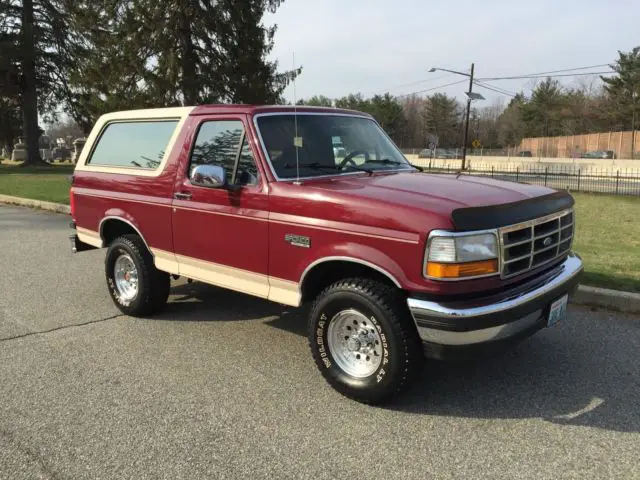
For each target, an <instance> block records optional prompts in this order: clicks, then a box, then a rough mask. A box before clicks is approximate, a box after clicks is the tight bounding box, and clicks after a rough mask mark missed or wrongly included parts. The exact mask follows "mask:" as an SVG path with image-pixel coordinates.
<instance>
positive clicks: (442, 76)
mask: <svg viewBox="0 0 640 480" xmlns="http://www.w3.org/2000/svg"><path fill="white" fill-rule="evenodd" d="M452 75H453V74H451V73H449V74H447V75H441V76H439V77H435V78H428V79H425V80H419V81H417V82H412V83H405V84H404V85H396V86H395V87H389V88H384V89H382V90H377V91H375V92H373V93H374V94H376V93H384V92H388V91H389V90H395V89H396V88H402V87H412V86H413V85H419V84H421V83H427V82H434V81H436V80H442V79H443V78H447V77H451V76H452Z"/></svg>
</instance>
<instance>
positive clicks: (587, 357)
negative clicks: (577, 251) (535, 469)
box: [389, 307, 640, 432]
mask: <svg viewBox="0 0 640 480" xmlns="http://www.w3.org/2000/svg"><path fill="white" fill-rule="evenodd" d="M574 308H575V307H574ZM580 310H583V311H584V312H586V310H585V309H580ZM598 315H600V316H602V317H604V316H606V315H607V314H606V313H602V312H600V313H598V312H596V313H589V314H587V315H584V317H583V315H582V314H580V315H575V314H571V315H570V316H569V318H568V319H567V322H565V323H566V324H565V325H562V326H560V327H559V328H553V329H548V330H543V331H541V332H539V333H538V334H537V335H535V336H533V337H531V338H529V339H527V340H525V341H524V342H522V343H520V344H519V345H517V346H515V347H514V348H512V349H510V350H507V351H504V352H502V353H497V354H495V355H492V356H490V357H480V358H476V359H474V360H470V361H468V362H467V363H464V364H462V363H443V362H433V361H432V362H427V363H426V365H425V371H424V373H423V376H422V378H421V379H420V380H419V381H418V382H417V384H416V385H415V387H414V388H412V389H411V391H409V392H408V393H407V394H406V395H404V396H402V397H400V398H399V399H398V400H397V401H396V402H395V403H394V404H393V405H390V406H389V408H391V409H393V410H398V411H404V412H407V413H412V414H416V413H417V414H425V415H447V416H461V417H468V418H487V419H495V418H502V419H518V418H541V419H543V420H546V421H549V422H552V423H555V424H559V425H571V426H586V427H595V428H602V429H605V430H614V431H619V432H639V431H640V408H639V407H638V405H639V403H638V402H639V400H638V399H640V377H639V376H638V373H639V369H640V360H639V357H638V348H639V347H640V328H638V327H640V323H638V320H637V319H636V320H627V321H626V322H628V324H627V323H626V322H625V321H624V320H623V321H616V322H608V321H607V319H602V318H601V319H598V318H597V317H598ZM576 317H583V318H576ZM616 330H620V331H616ZM629 331H630V332H631V333H632V334H631V335H630V334H629Z"/></svg>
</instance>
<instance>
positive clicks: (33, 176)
mask: <svg viewBox="0 0 640 480" xmlns="http://www.w3.org/2000/svg"><path fill="white" fill-rule="evenodd" d="M72 173H73V165H68V164H67V165H56V166H51V167H36V168H20V167H17V166H15V165H8V164H6V163H5V164H0V194H5V195H14V196H16V197H26V198H35V199H37V200H46V201H50V202H57V203H65V204H68V203H69V187H70V184H69V175H71V174H72ZM573 196H574V197H575V199H576V220H577V224H576V237H575V241H574V244H573V248H574V250H575V251H576V252H578V253H579V254H580V255H581V256H582V258H583V260H584V263H585V270H586V273H585V276H584V280H583V283H584V284H586V285H595V286H599V287H605V288H613V289H616V290H627V291H635V292H640V198H639V197H615V196H607V195H595V194H586V193H574V194H573Z"/></svg>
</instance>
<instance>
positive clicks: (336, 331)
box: [327, 309, 382, 378]
mask: <svg viewBox="0 0 640 480" xmlns="http://www.w3.org/2000/svg"><path fill="white" fill-rule="evenodd" d="M327 346H328V347H329V352H330V353H331V356H332V357H333V359H334V360H335V362H336V364H337V365H338V366H339V367H340V368H341V369H342V370H343V371H344V372H345V373H347V374H348V375H351V376H352V377H356V378H365V377H369V376H371V375H373V374H374V373H375V372H376V370H378V367H379V366H380V363H381V362H382V340H381V338H380V334H379V333H378V329H377V328H376V326H375V325H374V323H373V322H372V321H371V319H369V318H367V316H366V315H364V314H363V313H361V312H359V311H357V310H354V309H348V310H342V311H341V312H338V313H337V314H336V315H335V316H334V317H333V318H332V319H331V321H330V322H329V327H328V329H327Z"/></svg>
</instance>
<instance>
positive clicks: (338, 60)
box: [264, 0, 640, 103]
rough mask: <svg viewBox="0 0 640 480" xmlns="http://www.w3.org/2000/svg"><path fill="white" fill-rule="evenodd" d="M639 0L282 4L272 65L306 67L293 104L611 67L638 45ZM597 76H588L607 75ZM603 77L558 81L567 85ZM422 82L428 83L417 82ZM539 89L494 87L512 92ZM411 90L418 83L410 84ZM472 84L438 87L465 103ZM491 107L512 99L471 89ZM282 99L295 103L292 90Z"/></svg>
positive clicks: (322, 0) (289, 0)
mask: <svg viewBox="0 0 640 480" xmlns="http://www.w3.org/2000/svg"><path fill="white" fill-rule="evenodd" d="M638 19H640V0H599V1H595V0H582V1H575V0H555V1H554V0H536V1H527V2H524V1H522V0H510V1H506V0H487V1H485V2H479V1H477V0H476V1H471V0H455V1H452V0H448V1H439V2H433V1H427V0H319V1H311V0H285V1H284V2H283V3H282V5H281V6H280V7H279V8H278V10H277V11H276V12H275V13H274V14H268V15H266V16H265V19H264V20H265V23H267V24H273V23H276V24H277V25H278V30H277V32H276V35H275V38H274V40H275V46H274V49H273V51H272V53H271V59H273V60H277V61H278V63H279V69H280V70H288V69H291V68H292V66H293V55H294V54H295V64H296V65H301V66H302V67H303V72H302V74H301V75H300V76H299V77H298V79H297V80H296V85H295V90H296V97H297V98H298V99H300V98H308V97H311V96H313V95H316V94H322V95H327V96H329V97H331V98H336V97H340V96H344V95H347V94H349V93H356V92H360V93H362V94H363V95H364V96H371V95H374V94H377V93H384V92H386V91H389V92H390V93H392V94H393V95H405V94H409V93H411V92H416V91H420V90H425V89H429V88H434V87H439V86H441V85H445V84H447V83H451V82H456V81H460V80H464V77H461V76H455V75H450V74H447V73H446V72H435V73H428V70H429V69H430V68H432V67H441V68H448V69H451V70H458V71H468V70H469V68H470V65H471V63H472V62H474V63H475V75H476V77H495V76H511V75H520V74H529V73H537V72H547V71H551V70H560V69H565V68H574V67H583V66H590V65H600V64H609V63H612V62H613V61H614V60H615V58H616V57H617V52H618V50H622V51H629V50H631V49H632V48H633V47H635V46H639V45H640V24H639V23H638ZM604 70H608V68H607V67H604V68H602V67H601V68H594V69H593V70H586V71H587V72H588V71H604ZM597 79H598V77H597V76H586V77H582V78H580V77H564V78H559V80H561V81H562V82H563V83H564V84H566V85H568V86H575V85H577V84H578V83H579V82H587V83H588V82H590V81H594V82H596V83H597V82H598V80H597ZM418 82H422V83H418ZM534 82H535V81H532V80H508V81H507V80H503V81H492V82H490V83H491V84H492V85H496V86H499V87H501V88H503V89H506V90H509V91H511V92H516V91H520V90H524V91H525V93H526V92H527V91H530V90H531V88H532V86H533V84H534ZM407 84H411V85H407ZM467 88H468V85H467V84H466V83H460V84H457V85H452V86H449V87H444V88H438V89H434V90H432V91H430V92H425V93H424V94H431V93H435V92H443V93H447V94H449V95H452V96H456V97H457V98H459V99H460V100H462V99H463V98H464V95H463V93H464V92H465V91H466V90H467ZM474 90H477V91H479V92H481V93H482V95H483V96H485V97H486V99H487V102H488V103H495V102H497V101H500V100H499V99H502V101H504V102H508V100H509V98H510V97H508V96H505V95H501V94H496V93H494V92H491V91H488V90H484V89H480V88H479V87H474ZM284 96H285V98H287V99H288V100H290V101H292V100H293V97H294V88H293V86H292V85H290V86H289V87H287V89H286V90H285V92H284Z"/></svg>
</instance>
